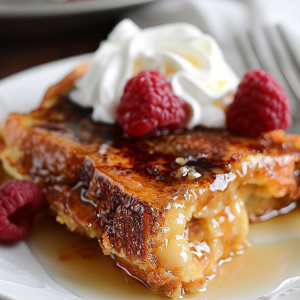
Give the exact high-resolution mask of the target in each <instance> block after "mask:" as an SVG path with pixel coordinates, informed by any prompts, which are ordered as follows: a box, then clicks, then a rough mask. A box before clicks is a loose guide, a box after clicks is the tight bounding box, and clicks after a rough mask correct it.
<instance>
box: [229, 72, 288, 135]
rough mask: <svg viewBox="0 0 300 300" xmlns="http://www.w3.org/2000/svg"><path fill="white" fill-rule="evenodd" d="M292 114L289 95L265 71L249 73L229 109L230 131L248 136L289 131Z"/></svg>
mask: <svg viewBox="0 0 300 300" xmlns="http://www.w3.org/2000/svg"><path fill="white" fill-rule="evenodd" d="M291 120H292V114H291V109H290V103H289V99H288V96H287V93H286V92H285V91H284V89H283V88H282V87H281V86H280V85H279V84H278V83H277V82H276V80H275V79H274V77H273V76H272V75H271V74H269V73H268V72H266V71H264V70H253V71H249V72H247V73H246V74H245V75H244V77H243V79H242V81H241V83H240V84H239V86H238V89H237V92H236V94H235V97H234V101H233V102H232V104H231V105H229V107H228V111H227V127H228V129H229V130H231V131H233V132H235V133H237V134H241V135H247V136H258V135H260V134H261V133H263V132H267V131H271V130H275V129H287V128H289V126H290V125H291Z"/></svg>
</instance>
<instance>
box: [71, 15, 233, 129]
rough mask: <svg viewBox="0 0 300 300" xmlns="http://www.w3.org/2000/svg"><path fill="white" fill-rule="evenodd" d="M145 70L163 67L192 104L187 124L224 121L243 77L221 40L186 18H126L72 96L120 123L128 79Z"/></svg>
mask: <svg viewBox="0 0 300 300" xmlns="http://www.w3.org/2000/svg"><path fill="white" fill-rule="evenodd" d="M142 70H158V71H160V72H161V73H163V74H164V75H165V76H166V77H167V79H168V80H169V81H170V83H171V86H172V89H173V92H174V94H175V95H177V96H178V97H180V98H182V99H183V100H184V101H186V102H187V103H188V104H189V105H190V106H191V115H190V116H189V120H188V124H187V127H189V128H192V127H194V126H196V125H203V126H207V127H223V126H225V112H224V107H225V106H226V103H227V102H228V101H227V100H228V98H230V95H231V94H232V92H234V91H235V90H236V88H237V85H238V82H239V79H238V77H237V76H236V74H235V73H234V72H233V70H232V69H231V68H230V66H229V65H228V64H227V62H226V61H225V59H224V56H223V53H222V51H221V49H220V47H219V46H218V44H217V43H216V41H215V40H214V39H213V38H212V37H211V36H209V35H206V34H203V33H202V32H201V31H200V30H199V29H198V28H197V27H195V26H193V25H191V24H187V23H173V24H167V25H161V26H156V27H149V28H146V29H141V28H139V27H138V26H137V25H136V24H135V23H134V22H132V21H131V20H129V19H125V20H123V21H121V22H120V23H119V24H118V25H117V26H116V27H115V28H114V30H113V31H112V32H111V33H110V35H109V37H108V39H107V40H106V41H104V42H102V43H101V44H100V47H99V49H98V50H97V51H96V52H95V54H94V56H93V58H92V61H91V64H90V67H89V68H88V70H87V72H86V73H85V75H84V76H83V77H82V78H81V79H79V80H78V81H77V83H76V89H75V90H74V91H73V92H72V93H71V99H72V100H73V101H74V102H76V103H78V104H79V105H81V106H85V107H93V115H92V118H93V119H94V120H95V121H102V122H106V123H115V122H117V114H116V110H117V107H118V104H119V101H120V98H121V96H122V94H123V90H124V87H125V85H126V83H127V81H128V80H129V79H130V78H132V77H134V76H136V75H137V74H138V73H139V72H140V71H142Z"/></svg>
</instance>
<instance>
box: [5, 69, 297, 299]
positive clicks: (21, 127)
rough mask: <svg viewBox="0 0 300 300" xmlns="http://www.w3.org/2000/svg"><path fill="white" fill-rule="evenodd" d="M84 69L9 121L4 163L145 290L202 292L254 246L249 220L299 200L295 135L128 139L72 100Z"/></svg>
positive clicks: (204, 133) (214, 133)
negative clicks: (219, 270) (220, 269)
mask: <svg viewBox="0 0 300 300" xmlns="http://www.w3.org/2000/svg"><path fill="white" fill-rule="evenodd" d="M85 70H86V65H84V66H80V67H78V68H77V69H76V70H75V71H74V72H72V73H71V74H70V75H69V76H67V77H66V78H65V79H64V80H63V81H62V82H60V83H59V84H57V85H56V86H54V87H52V88H50V89H49V91H48V92H47V93H46V95H45V98H44V99H43V101H42V103H41V105H40V107H39V108H38V109H37V110H35V111H33V112H32V113H30V114H26V115H21V114H11V115H10V116H9V117H8V118H7V120H6V122H5V123H4V124H3V126H2V136H3V140H4V144H5V147H4V149H3V150H2V152H1V159H2V162H3V165H4V167H5V169H6V170H7V171H8V172H9V173H10V174H12V175H13V176H14V177H17V178H30V179H32V180H34V181H35V182H37V183H38V184H39V185H40V186H41V187H42V188H43V190H44V192H45V194H46V196H47V199H48V201H49V204H50V207H51V208H52V209H53V210H54V211H55V213H56V215H57V217H56V218H57V221H58V222H60V223H62V224H66V225H67V227H68V228H69V229H70V230H72V231H78V232H80V233H84V234H86V235H88V236H90V237H91V238H97V239H99V244H100V246H101V248H102V250H103V252H104V254H107V255H112V256H113V257H114V258H115V259H116V261H117V264H118V266H119V267H121V268H123V269H124V270H125V271H126V272H128V274H130V275H132V276H134V277H136V278H137V279H139V280H141V281H142V282H143V283H144V284H145V285H147V286H148V287H149V288H151V289H153V290H163V291H164V292H165V294H166V295H167V296H169V297H180V296H181V295H182V294H183V293H184V292H195V291H197V290H199V289H201V288H203V285H205V284H206V282H207V281H208V280H209V279H210V278H211V277H212V275H213V274H214V272H215V269H216V267H217V265H218V263H219V262H220V261H222V260H225V259H227V258H229V257H230V256H232V255H234V253H236V252H239V251H241V250H243V249H244V247H245V246H246V245H247V234H248V227H249V219H250V220H254V221H255V220H259V219H261V218H263V217H264V216H270V215H272V212H276V213H278V212H280V210H281V209H282V208H288V207H292V206H293V205H294V203H295V201H297V199H298V198H299V196H300V187H299V180H300V177H299V176H300V153H299V150H300V137H299V136H297V135H285V134H284V132H282V131H273V132H270V133H266V134H265V135H263V136H261V137H259V138H244V137H240V136H235V135H233V134H231V133H229V132H227V131H222V130H209V129H205V128H196V129H194V130H190V131H185V130H183V131H180V132H177V133H173V134H168V135H163V136H159V137H154V138H148V139H138V140H136V139H135V140H133V139H129V138H126V137H125V136H124V135H123V133H122V131H121V129H120V128H119V127H118V126H117V125H107V124H99V123H93V122H92V121H91V119H90V115H91V110H90V109H86V108H81V107H79V106H77V105H75V104H73V103H72V102H71V101H69V99H68V92H69V91H70V90H71V89H72V88H73V86H74V82H75V80H76V79H77V78H79V77H80V76H82V74H83V73H84V72H85ZM99 280H101V279H99Z"/></svg>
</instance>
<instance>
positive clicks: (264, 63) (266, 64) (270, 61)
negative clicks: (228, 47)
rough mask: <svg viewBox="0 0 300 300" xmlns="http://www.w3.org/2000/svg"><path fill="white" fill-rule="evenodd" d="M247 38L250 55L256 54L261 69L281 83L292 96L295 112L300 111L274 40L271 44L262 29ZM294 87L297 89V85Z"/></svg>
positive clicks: (265, 31)
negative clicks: (280, 61)
mask: <svg viewBox="0 0 300 300" xmlns="http://www.w3.org/2000/svg"><path fill="white" fill-rule="evenodd" d="M247 38H248V39H249V41H250V44H251V46H252V49H250V50H248V53H249V52H251V51H254V52H255V54H256V55H257V57H258V60H259V62H260V65H261V67H262V68H263V69H265V70H267V71H269V72H271V73H272V74H273V76H274V77H275V78H276V79H277V81H278V82H280V83H281V85H282V86H283V88H284V89H285V90H286V91H287V93H288V94H289V95H290V101H291V105H292V109H293V111H294V112H295V111H299V109H300V102H299V100H298V97H297V95H296V94H295V92H294V90H293V89H292V88H291V85H290V84H289V82H288V79H287V77H286V76H284V74H283V70H282V69H281V67H280V65H279V62H278V60H279V59H278V57H277V56H276V54H275V53H274V52H275V51H274V49H273V48H274V42H273V39H272V42H271V36H270V35H269V34H268V33H267V30H266V29H261V28H255V29H254V30H253V31H249V32H248V33H247ZM279 43H280V41H279V40H278V39H277V44H279ZM285 52H286V51H285ZM248 53H247V54H248ZM293 87H295V83H294V86H293ZM299 95H300V94H299ZM294 117H295V116H294Z"/></svg>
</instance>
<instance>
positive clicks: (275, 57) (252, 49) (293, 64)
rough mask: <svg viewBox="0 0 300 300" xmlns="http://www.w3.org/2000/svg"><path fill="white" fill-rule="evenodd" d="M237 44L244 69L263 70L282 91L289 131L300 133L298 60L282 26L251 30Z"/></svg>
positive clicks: (299, 61)
mask: <svg viewBox="0 0 300 300" xmlns="http://www.w3.org/2000/svg"><path fill="white" fill-rule="evenodd" d="M236 42H237V48H238V51H239V53H240V55H241V58H242V60H243V62H244V64H245V68H246V69H256V68H263V69H265V70H267V71H269V72H271V73H272V74H273V76H274V77H275V78H276V79H277V80H278V82H279V83H280V84H281V85H282V86H283V87H284V88H285V90H286V91H287V93H288V94H289V97H290V102H291V106H292V111H293V126H292V128H290V130H289V131H290V132H296V133H300V57H299V56H297V55H296V54H295V48H293V47H292V46H291V44H290V41H289V40H288V39H287V38H286V36H285V34H284V28H283V27H282V25H276V26H272V27H271V26H269V27H263V28H258V27H257V28H254V29H253V30H252V31H248V32H247V33H246V34H245V35H243V36H241V37H239V38H237V39H236Z"/></svg>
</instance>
